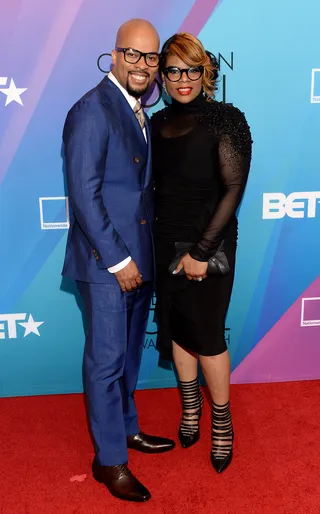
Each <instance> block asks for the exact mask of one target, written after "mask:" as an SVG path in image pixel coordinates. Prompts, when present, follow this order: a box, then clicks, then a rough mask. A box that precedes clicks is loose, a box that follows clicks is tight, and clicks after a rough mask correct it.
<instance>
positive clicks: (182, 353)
mask: <svg viewBox="0 0 320 514" xmlns="http://www.w3.org/2000/svg"><path fill="white" fill-rule="evenodd" d="M172 352H173V360H174V364H175V367H176V370H177V373H178V376H179V381H182V382H190V381H191V380H194V379H195V378H197V377H198V355H197V354H196V353H193V352H189V351H188V350H185V349H184V348H182V346H179V345H178V344H177V343H175V342H174V341H173V342H172Z"/></svg>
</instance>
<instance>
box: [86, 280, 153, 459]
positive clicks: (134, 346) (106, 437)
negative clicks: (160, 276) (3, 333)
mask: <svg viewBox="0 0 320 514" xmlns="http://www.w3.org/2000/svg"><path fill="white" fill-rule="evenodd" d="M77 286H78V289H79V292H80V294H81V296H82V298H83V301H84V307H85V313H86V318H87V334H86V342H85V350H84V360H83V365H84V385H85V393H86V397H87V404H88V415H89V422H90V428H91V432H92V436H93V439H94V445H95V451H96V457H97V459H98V462H99V463H100V465H102V466H114V465H118V464H124V463H127V462H128V451H127V441H126V438H127V436H129V435H132V434H136V433H138V432H139V430H140V429H139V424H138V415H137V410H136V406H135V402H134V391H135V388H136V384H137V380H138V374H139V368H140V363H141V356H142V350H143V342H144V336H145V330H146V326H147V322H148V315H149V307H150V302H151V297H152V291H153V284H152V283H151V282H147V283H145V284H143V285H142V287H140V288H139V289H136V290H135V291H131V292H127V293H123V292H122V291H121V289H120V287H119V285H118V284H95V283H90V282H80V281H78V282H77Z"/></svg>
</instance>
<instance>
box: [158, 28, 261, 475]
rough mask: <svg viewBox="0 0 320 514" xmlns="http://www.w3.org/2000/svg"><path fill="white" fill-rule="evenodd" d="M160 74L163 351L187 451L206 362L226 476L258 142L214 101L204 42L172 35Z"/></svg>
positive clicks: (217, 463) (216, 458)
mask: <svg viewBox="0 0 320 514" xmlns="http://www.w3.org/2000/svg"><path fill="white" fill-rule="evenodd" d="M161 73H162V78H163V81H164V83H163V85H164V88H165V91H166V93H167V94H168V95H170V96H171V98H172V103H171V104H170V105H169V107H166V108H165V109H163V110H161V111H159V112H157V113H156V114H154V115H153V116H152V119H151V122H152V133H153V140H152V145H153V166H154V177H155V191H156V218H157V229H156V230H157V231H156V234H157V236H156V237H157V239H156V258H157V281H158V286H157V313H158V348H159V351H160V354H161V357H162V358H164V359H171V360H172V359H173V360H174V363H175V366H176V369H177V373H178V377H179V381H178V382H179V388H180V392H181V397H182V418H181V423H180V428H179V439H180V442H181V444H182V446H183V447H184V448H187V447H189V446H191V445H193V444H194V443H196V442H197V441H198V439H199V421H200V416H201V410H202V405H203V397H202V393H201V389H200V386H199V381H198V363H199V361H200V365H201V367H202V370H203V373H204V376H205V378H206V382H207V385H208V387H209V390H210V394H211V397H212V450H211V462H212V465H213V466H214V468H215V469H216V471H218V472H219V473H220V472H222V471H223V470H224V469H226V467H227V466H228V464H229V463H230V461H231V458H232V444H233V426H232V419H231V413H230V406H229V385H230V360H229V353H228V350H227V346H226V342H225V337H224V330H225V317H226V313H227V310H228V306H229V302H230V296H231V291H232V285H233V278H234V267H235V254H236V245H237V219H236V211H237V208H238V206H239V203H240V201H241V198H242V195H243V191H244V189H245V185H246V181H247V177H248V173H249V168H250V159H251V144H252V141H251V135H250V129H249V127H248V124H247V122H246V119H245V117H244V115H243V114H242V113H241V112H240V111H239V110H238V109H236V108H235V107H233V106H232V105H227V104H222V103H220V102H217V101H215V100H214V98H213V97H214V91H215V89H216V88H215V82H216V78H217V62H216V60H215V58H214V56H213V55H212V54H209V53H208V52H206V51H205V49H204V48H203V46H202V44H201V42H200V41H199V40H198V39H197V38H195V37H194V36H192V35H191V34H187V33H182V34H176V35H174V36H173V37H171V38H170V39H169V40H168V41H167V42H166V43H165V44H164V46H163V49H162V61H161ZM177 243H178V245H177ZM179 243H180V246H181V244H182V243H185V244H184V245H183V247H184V248H185V250H184V251H183V250H182V253H181V254H180V255H181V257H180V259H179V260H178V261H177V265H176V266H174V268H173V270H174V271H173V270H172V266H171V267H170V264H172V262H173V263H174V262H175V257H176V256H177V248H179ZM221 251H222V252H223V254H224V256H225V257H226V258H227V265H228V266H229V272H227V269H226V266H225V264H226V263H225V262H224V261H223V258H224V256H223V254H222V261H223V262H222V265H221V266H220V268H219V269H220V273H219V270H217V267H216V271H215V273H214V274H209V266H208V261H209V259H210V258H211V257H213V256H214V257H215V258H217V257H218V259H220V257H221ZM217 252H218V253H217ZM219 252H220V253H219ZM178 255H179V253H178ZM169 268H170V269H171V271H169ZM221 271H222V273H221ZM226 272H227V273H226ZM224 273H226V274H224Z"/></svg>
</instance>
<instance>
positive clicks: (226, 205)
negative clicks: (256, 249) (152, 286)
mask: <svg viewBox="0 0 320 514" xmlns="http://www.w3.org/2000/svg"><path fill="white" fill-rule="evenodd" d="M218 132H219V142H218V152H219V163H220V174H221V179H222V183H223V185H224V195H223V197H222V199H221V201H220V202H219V204H218V206H217V209H216V211H215V213H214V215H213V217H212V219H211V221H210V223H209V225H208V227H207V229H206V231H205V232H204V234H203V236H202V239H201V240H200V241H198V242H197V243H196V244H195V245H194V247H193V248H192V250H191V251H190V255H191V257H193V258H194V259H196V260H198V261H203V262H204V261H207V260H208V259H209V257H211V256H213V255H214V254H215V253H216V251H217V249H218V247H219V245H220V244H221V241H222V240H223V238H224V235H225V232H226V230H227V229H228V225H229V222H230V220H231V219H232V218H233V216H234V215H235V213H236V211H237V208H238V206H239V204H240V202H241V199H242V195H243V192H244V189H245V186H246V182H247V178H248V174H249V169H250V162H251V147H252V140H251V133H250V128H249V126H248V124H247V121H246V119H245V116H244V115H243V113H241V112H240V111H239V110H238V109H236V108H235V107H232V106H228V111H227V112H225V115H224V116H223V120H222V122H221V127H220V128H219V129H218Z"/></svg>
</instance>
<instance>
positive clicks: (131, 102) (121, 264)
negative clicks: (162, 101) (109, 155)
mask: <svg viewBox="0 0 320 514" xmlns="http://www.w3.org/2000/svg"><path fill="white" fill-rule="evenodd" d="M108 79H109V80H111V82H113V83H114V84H115V85H116V86H117V87H118V88H119V89H120V91H121V93H122V94H123V96H124V97H125V99H126V100H127V102H128V104H129V105H130V107H131V109H132V110H133V109H134V108H135V106H136V103H137V98H135V97H134V96H131V95H129V93H128V91H127V90H126V89H125V88H124V87H122V86H121V84H120V83H119V81H118V80H117V79H116V77H115V76H114V75H113V73H112V72H111V71H110V73H109V75H108ZM138 101H140V99H139V100H138ZM142 131H143V135H144V137H145V140H146V142H147V132H146V129H145V128H143V130H142ZM130 261H131V257H130V255H129V257H127V258H126V259H124V260H123V261H121V262H119V263H118V264H115V265H114V266H112V267H111V268H108V271H109V272H110V273H116V272H117V271H120V270H122V269H123V268H125V267H126V266H127V264H129V262H130Z"/></svg>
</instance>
